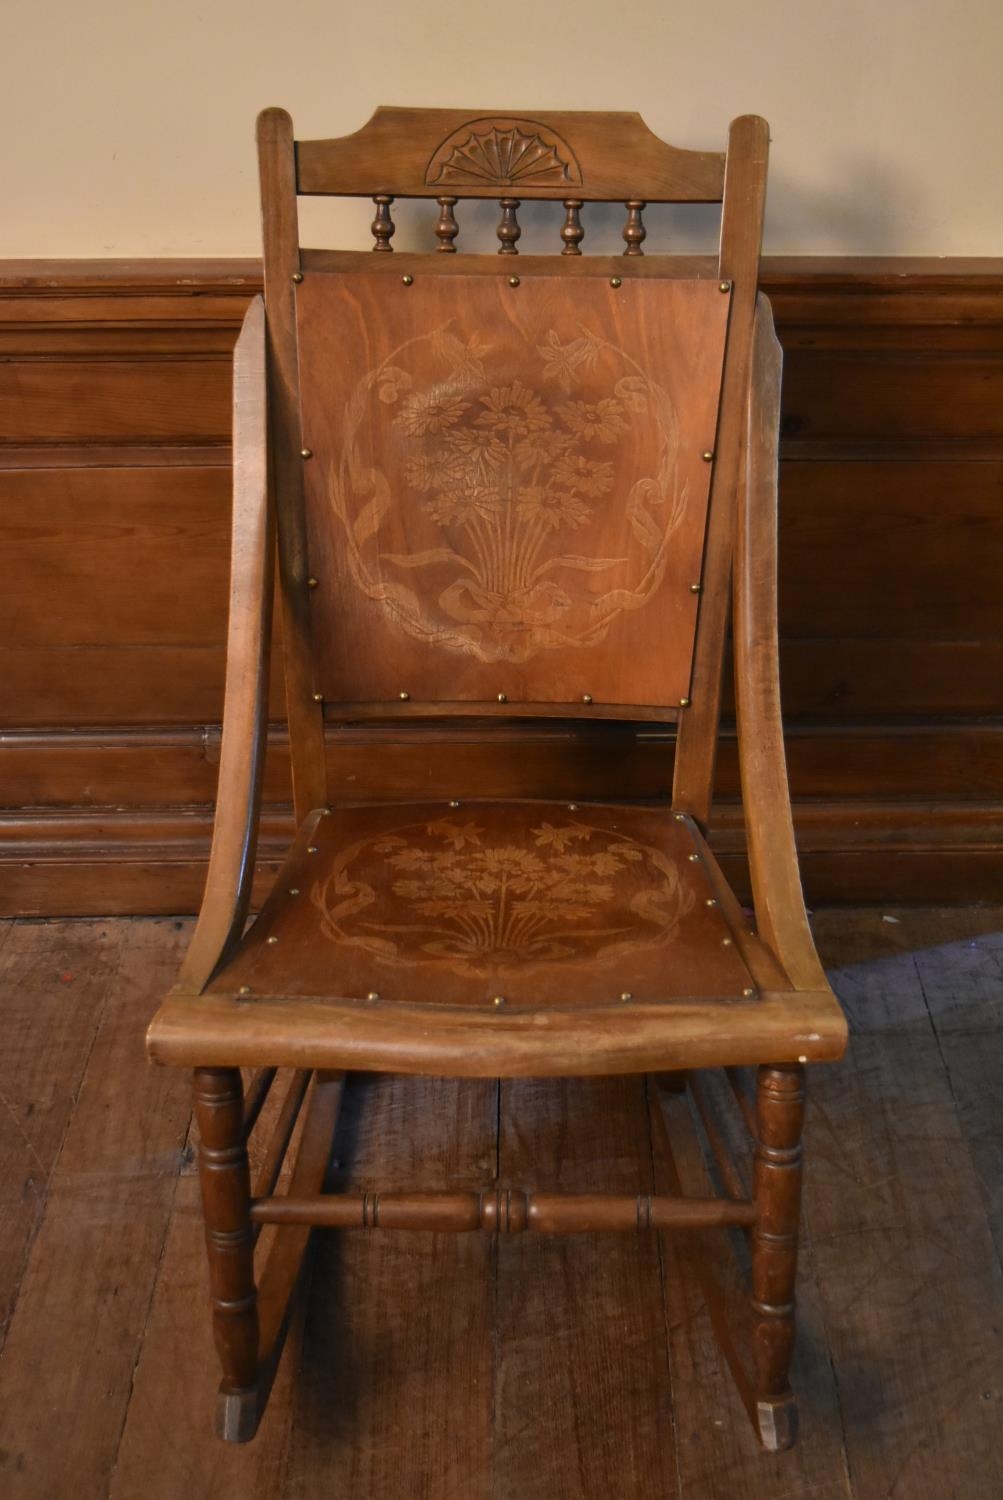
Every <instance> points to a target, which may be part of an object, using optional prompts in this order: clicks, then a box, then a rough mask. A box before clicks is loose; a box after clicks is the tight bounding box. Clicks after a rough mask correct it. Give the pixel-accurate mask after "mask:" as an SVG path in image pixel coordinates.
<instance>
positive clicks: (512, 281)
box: [495, 276, 519, 1004]
mask: <svg viewBox="0 0 1003 1500" xmlns="http://www.w3.org/2000/svg"><path fill="white" fill-rule="evenodd" d="M508 284H509V286H518V285H519V278H518V276H510V277H509V279H508ZM497 1003H498V1002H497V1001H495V1004H497Z"/></svg>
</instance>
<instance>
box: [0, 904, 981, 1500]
mask: <svg viewBox="0 0 1003 1500" xmlns="http://www.w3.org/2000/svg"><path fill="white" fill-rule="evenodd" d="M893 915H894V916H895V917H896V918H897V919H898V920H889V917H888V915H885V914H882V913H880V912H823V913H820V914H818V916H817V918H816V928H817V933H818V937H819V943H820V946H821V948H822V951H823V956H824V957H825V959H826V961H827V962H828V963H829V964H830V965H831V967H832V968H833V971H834V977H835V982H836V986H837V989H838V991H839V993H840V995H841V996H842V998H843V1000H844V1002H845V1004H846V1006H847V1009H848V1011H849V1014H850V1019H851V1024H852V1028H853V1033H854V1037H853V1046H852V1055H851V1057H850V1059H849V1061H848V1062H847V1063H845V1064H843V1065H840V1066H835V1067H820V1068H816V1069H814V1070H813V1071H812V1073H811V1076H810V1079H809V1085H810V1126H809V1131H808V1147H809V1158H808V1160H809V1167H808V1174H807V1183H806V1200H805V1238H806V1243H805V1252H804V1258H803V1270H802V1274H801V1279H800V1283H799V1306H800V1315H801V1332H800V1343H799V1351H798V1357H797V1364H796V1370H795V1384H796V1389H797V1391H798V1393H799V1395H800V1398H801V1408H802V1438H801V1443H800V1446H799V1447H798V1448H797V1449H796V1450H795V1451H794V1452H792V1453H789V1454H785V1455H780V1456H766V1455H764V1454H762V1453H761V1452H760V1451H759V1450H758V1448H757V1446H756V1444H755V1442H754V1440H753V1436H752V1432H751V1429H750V1428H749V1426H748V1424H747V1421H746V1418H745V1416H744V1413H743V1411H742V1409H741V1407H740V1405H739V1402H738V1399H737V1397H736V1395H735V1394H734V1391H733V1388H732V1386H731V1383H730V1380H729V1377H728V1375H727V1372H726V1370H725V1369H724V1368H723V1366H722V1361H721V1359H720V1356H719V1354H718V1352H717V1348H716V1345H715V1343H714V1340H713V1336H712V1332H711V1326H710V1321H709V1318H708V1314H707V1312H706V1310H705V1308H704V1305H703V1302H702V1299H701V1297H700V1296H699V1294H698V1293H696V1292H695V1291H694V1290H693V1286H692V1280H691V1278H689V1277H687V1276H686V1274H685V1272H686V1270H687V1266H688V1265H689V1264H691V1262H692V1259H693V1257H694V1255H704V1254H707V1255H710V1254H712V1253H713V1248H712V1245H710V1244H708V1245H707V1246H704V1245H703V1243H702V1242H700V1241H695V1240H694V1238H693V1237H682V1236H680V1237H678V1238H676V1239H675V1240H671V1239H670V1238H669V1237H667V1236H666V1237H663V1238H662V1240H661V1241H659V1239H658V1238H657V1237H655V1236H646V1237H641V1236H637V1237H634V1236H630V1237H627V1236H623V1237H589V1236H576V1237H573V1238H569V1239H566V1240H555V1241H550V1240H546V1239H544V1238H542V1237H539V1238H538V1237H535V1236H528V1235H527V1236H521V1237H513V1238H511V1239H506V1240H503V1241H501V1242H497V1241H494V1240H492V1239H491V1238H489V1237H488V1236H480V1235H467V1236H442V1237H439V1236H434V1235H410V1236H409V1235H405V1234H400V1235H396V1236H395V1235H389V1234H387V1235H384V1234H381V1233H379V1232H377V1233H372V1234H368V1235H354V1236H353V1235H347V1234H346V1235H342V1236H340V1237H339V1236H337V1235H335V1234H330V1233H329V1234H320V1235H318V1236H317V1240H316V1246H315V1253H314V1256H313V1261H312V1268H311V1270H312V1275H311V1280H310V1284H309V1288H308V1290H307V1295H306V1299H305V1301H306V1316H305V1332H301V1330H300V1329H297V1330H296V1332H295V1334H294V1338H293V1340H292V1342H291V1345H290V1347H289V1349H288V1350H287V1355H286V1358H285V1359H284V1361H283V1365H282V1368H281V1371H280V1374H279V1378H278V1381H277V1384H276V1388H275V1392H274V1395H273V1398H272V1404H271V1407H270V1408H269V1412H268V1415H267V1417H266V1420H265V1424H264V1427H263V1429H262V1431H261V1434H260V1435H259V1437H258V1439H257V1441H256V1442H255V1443H253V1444H252V1445H250V1446H249V1447H246V1448H233V1447H227V1446H224V1445H222V1444H220V1443H217V1442H216V1441H215V1439H214V1438H213V1437H212V1436H211V1430H210V1429H211V1412H212V1396H213V1392H214V1389H215V1384H216V1370H215V1365H214V1358H213V1353H212V1349H211V1343H210V1338H209V1329H208V1319H207V1316H206V1287H205V1282H204V1273H203V1263H202V1246H201V1239H200V1235H201V1231H200V1223H199V1214H198V1202H197V1198H198V1194H197V1182H196V1178H195V1175H194V1168H193V1161H192V1144H191V1140H190V1136H189V1119H190V1116H189V1097H188V1078H187V1076H184V1075H182V1074H180V1073H178V1074H176V1073H173V1072H167V1071H162V1070H154V1069H152V1068H150V1067H148V1066H147V1064H146V1062H145V1060H144V1056H143V1045H142V1042H143V1029H144V1025H145V1022H146V1020H147V1018H148V1017H149V1015H150V1014H151V1011H152V1009H153V1008H154V1005H155V1003H156V1000H157V998H158V996H159V994H160V993H161V992H162V991H163V989H164V988H165V986H166V985H167V984H168V982H169V980H170V979H171V977H172V976H173V974H174V972H175V969H176V966H177V963H178V959H179V955H180V954H181V951H182V948H183V946H184V943H185V941H186V937H187V924H186V923H181V922H174V921H169V920H143V921H54V922H47V923H30V922H25V923H9V924H6V925H5V926H0V987H2V991H3V1009H2V1017H3V1030H2V1046H0V1214H2V1221H0V1316H2V1319H3V1321H2V1325H0V1337H2V1341H3V1342H2V1355H0V1495H2V1496H3V1497H5V1500H6V1497H10V1500H13V1497H25V1500H27V1497H31V1500H63V1497H64V1496H65V1497H71V1496H72V1497H74V1500H89V1497H103V1496H111V1497H115V1500H126V1497H128V1500H158V1497H163V1500H202V1497H214V1500H216V1497H219V1500H224V1497H225V1500H230V1497H234V1496H238V1495H239V1496H240V1497H241V1500H258V1497H260V1500H265V1497H268V1500H275V1497H281V1496H290V1497H303V1500H307V1497H311V1500H312V1497H321V1496H323V1497H355V1496H360V1497H362V1496H365V1497H367V1500H369V1497H378V1500H397V1497H401V1500H405V1497H406V1500H447V1497H448V1500H565V1497H566V1500H605V1497H607V1496H617V1497H623V1500H642V1497H643V1500H656V1497H657V1500H663V1497H683V1496H684V1497H687V1500H689V1497H692V1500H715V1497H718V1496H721V1497H724V1496H727V1497H729V1500H733V1497H735V1500H741V1497H755V1500H795V1497H798V1496H810V1497H812V1500H835V1497H837V1496H838V1497H848V1496H855V1497H858V1500H879V1497H881V1500H885V1497H890V1500H954V1497H957V1500H982V1497H986V1500H990V1497H992V1500H996V1497H999V1496H1000V1495H1003V1420H1001V1418H1003V1390H1001V1380H1003V1338H1001V1333H1000V1322H1001V1318H1003V1297H1001V1289H1003V1283H1001V1271H1000V1256H999V1250H1000V1238H1001V1232H1003V1145H1001V1126H1003V1108H1001V1102H1000V1078H1001V1075H1003V1066H1001V1065H1003V1020H1001V1017H1003V912H1000V911H968V912H958V911H953V912H911V913H908V912H904V911H903V912H897V913H894V914H893ZM335 1156H336V1158H337V1160H338V1161H339V1162H340V1164H341V1170H342V1172H343V1173H344V1174H345V1176H346V1177H347V1178H348V1179H350V1180H351V1181H353V1182H354V1183H355V1184H357V1185H364V1184H368V1183H374V1182H377V1181H379V1182H382V1183H383V1184H384V1185H385V1186H394V1185H395V1184H396V1185H401V1184H403V1183H406V1182H409V1183H411V1184H412V1185H418V1184H425V1185H429V1186H431V1185H434V1184H436V1183H438V1182H440V1181H441V1179H442V1178H443V1176H445V1175H446V1174H448V1175H449V1176H450V1178H451V1179H452V1180H453V1181H454V1182H461V1183H465V1184H469V1185H471V1186H476V1185H482V1184H484V1183H485V1182H488V1181H490V1180H491V1179H492V1178H493V1177H494V1176H495V1175H496V1174H500V1175H501V1177H502V1178H507V1179H508V1180H510V1181H515V1182H519V1183H520V1184H523V1185H533V1184H539V1185H543V1184H551V1185H554V1186H559V1187H561V1188H563V1189H565V1190H569V1191H574V1190H576V1189H586V1188H607V1189H620V1190H623V1191H630V1192H635V1191H648V1190H649V1189H650V1185H651V1184H652V1183H653V1182H654V1183H655V1184H656V1185H657V1184H658V1183H659V1179H660V1177H663V1176H664V1164H663V1162H662V1160H661V1158H660V1153H659V1150H658V1146H657V1141H656V1142H655V1143H654V1145H653V1143H652V1138H651V1134H650V1131H649V1126H648V1115H647V1110H646V1103H645V1097H644V1085H643V1083H641V1082H639V1081H637V1080H623V1081H619V1082H600V1083H578V1082H571V1083H568V1084H551V1083H546V1084H543V1083H537V1082H532V1083H519V1084H515V1085H508V1084H506V1085H505V1086H504V1087H503V1088H501V1089H500V1090H499V1088H498V1087H497V1086H496V1085H495V1084H493V1083H484V1084H481V1083H463V1084H450V1083H441V1082H432V1083H420V1082H398V1081H394V1080H391V1079H384V1078H379V1079H369V1080H360V1081H358V1082H356V1083H354V1084H353V1086H352V1090H351V1094H350V1098H349V1101H348V1109H347V1115H346V1118H345V1120H344V1128H341V1129H339V1136H338V1140H337V1142H336V1145H335ZM690 1165H691V1166H692V1165H693V1164H692V1163H691V1164H690ZM696 1169H697V1170H700V1168H699V1166H698V1167H697V1168H696ZM714 1243H718V1242H714Z"/></svg>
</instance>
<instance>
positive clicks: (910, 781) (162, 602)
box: [0, 259, 1003, 914]
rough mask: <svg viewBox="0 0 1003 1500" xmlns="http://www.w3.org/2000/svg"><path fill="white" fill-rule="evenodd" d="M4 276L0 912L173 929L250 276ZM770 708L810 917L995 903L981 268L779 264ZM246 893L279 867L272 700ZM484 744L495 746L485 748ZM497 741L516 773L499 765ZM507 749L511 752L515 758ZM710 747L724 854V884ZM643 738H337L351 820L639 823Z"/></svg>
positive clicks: (986, 322) (205, 780)
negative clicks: (477, 817) (884, 907)
mask: <svg viewBox="0 0 1003 1500" xmlns="http://www.w3.org/2000/svg"><path fill="white" fill-rule="evenodd" d="M0 269H2V274H0V440H2V442H0V492H2V505H0V534H2V557H3V582H2V587H0V662H2V689H3V700H2V706H0V733H2V749H0V912H2V913H12V912H22V913H38V914H50V913H81V914H82V913H115V912H144V913H155V912H186V911H191V910H193V909H194V908H195V907H196V906H197V902H198V898H199V893H200V889H201V883H202V880H203V876H204V867H205V858H206V851H207V841H208V835H209V830H210V827H211V816H212V800H213V795H214V782H215V775H216V763H217V756H218V748H219V714H220V704H221V700H222V685H223V638H224V627H225V610H226V576H227V550H228V524H229V467H228V465H229V450H228V426H229V405H228V403H229V387H230V363H229V362H230V353H231V349H232V346H233V342H234V338H235V336H236V332H237V329H238V326H239V323H240V319H241V316H242V314H243V311H244V308H245V306H246V303H247V300H248V297H249V296H250V295H251V293H252V292H253V291H255V290H257V288H258V286H259V272H258V267H257V265H256V263H254V262H248V261H241V262H222V261H212V262H203V263H198V264H195V263H189V262H181V261H173V262H160V263H158V262H152V261H145V262H144V261H138V262H133V263H122V262H91V263H87V262H69V263H54V262H34V263H21V264H14V263H11V262H8V263H7V264H6V266H5V267H2V268H0ZM765 271H766V276H765V280H766V288H767V291H768V292H769V294H770V296H771V298H772V299H773V303H774V308H775V311H776V313H777V320H778V325H779V331H780V336H781V339H782V342H783V345H784V349H785V358H786V367H785V409H784V419H783V420H784V427H783V431H784V441H783V457H782V496H781V499H782V516H783V521H782V579H781V598H782V622H781V628H782V636H783V685H784V701H785V708H786V715H787V721H788V750H789V757H790V765H791V775H792V783H793V788H794V794H795V799H796V821H797V826H798V834H799V842H800V845H801V850H802V861H803V870H804V874H805V882H806V887H807V891H808V896H809V900H810V901H817V902H821V901H831V900H848V901H861V902H871V901H888V902H892V901H910V900H922V901H937V902H952V901H966V902H967V901H977V900H989V899H994V900H999V899H1001V898H1003V792H1001V786H1003V775H1001V772H1003V717H1001V716H1003V602H1001V600H1003V261H988V262H986V261H982V262H977V261H956V262H939V261H906V260H901V261H900V260H896V261H883V262H882V261H868V260H841V261H822V260H817V259H806V260H787V261H781V260H775V261H768V262H767V264H766V268H765ZM273 705H274V718H275V721H276V722H275V727H274V731H273V735H272V745H271V752H270V756H269V764H268V770H267V791H266V798H267V822H266V837H265V840H264V846H263V849H262V851H261V852H262V869H263V870H270V869H273V868H274V867H275V862H276V859H277V858H278V856H279V854H280V853H281V850H282V847H283V840H284V839H285V838H286V836H287V834H288V831H289V827H290V817H289V810H288V802H289V793H288V768H287V756H286V748H285V743H284V738H283V731H282V728H281V718H282V697H281V685H280V683H279V682H278V681H277V682H276V686H275V691H274V694H273ZM500 735H501V736H505V737H507V738H506V739H505V742H504V743H503V744H499V736H500ZM513 736H514V737H516V739H517V740H518V743H517V744H516V745H513V743H512V739H513ZM513 752H515V753H513ZM733 752H734V746H733V743H732V741H731V739H730V737H729V736H728V734H727V733H726V735H725V739H724V744H723V753H722V756H721V762H720V774H719V778H718V779H719V788H720V796H721V802H720V815H719V818H718V822H717V830H716V834H715V837H716V841H717V844H718V847H719V848H720V850H721V851H722V855H723V857H724V858H725V859H726V862H727V863H728V864H729V865H731V866H732V868H733V872H734V873H735V876H736V878H737V879H738V880H739V882H740V883H741V880H742V874H741V849H742V832H741V814H740V807H739V804H738V787H737V776H736V766H735V756H734V753H733ZM671 759H672V747H671V742H670V740H669V739H668V738H667V737H666V735H665V733H664V732H663V731H660V730H658V729H652V728H651V727H646V728H643V729H640V730H638V731H637V732H634V731H632V730H627V729H618V728H610V727H607V728H604V729H600V730H598V731H597V732H596V733H595V734H594V735H583V733H582V732H581V731H580V730H574V729H572V728H570V727H566V726H562V725H560V724H556V725H553V726H549V727H546V726H542V725H539V724H536V725H531V726H528V727H527V728H525V729H524V730H521V729H518V728H516V729H510V730H499V728H498V727H496V726H481V727H478V726H476V725H472V726H470V727H469V728H468V729H467V730H466V731H465V732H464V734H463V742H462V744H461V745H459V746H458V747H457V748H456V749H454V750H453V751H451V752H450V754H449V756H448V757H444V756H443V754H442V746H441V742H440V741H439V740H437V738H436V736H435V734H433V733H431V732H428V731H422V730H420V729H416V728H413V727H412V728H409V729H408V728H402V729H400V730H385V729H384V730H381V731H373V730H367V729H366V728H365V727H364V726H357V727H353V728H352V729H350V730H344V731H343V732H341V733H333V734H332V736H331V746H330V763H331V768H332V773H333V777H334V784H335V785H336V787H338V788H340V789H341V790H342V791H343V792H344V794H346V795H350V796H354V797H358V796H360V795H395V794H399V793H400V791H401V789H402V788H405V787H406V786H408V785H410V784H413V783H414V781H415V780H417V781H418V782H419V783H420V785H421V787H422V789H423V790H424V791H426V792H429V793H433V794H439V793H441V794H442V795H444V796H446V795H448V796H462V795H464V793H465V792H470V793H474V792H477V791H479V792H481V793H488V792H492V793H503V792H507V791H513V792H514V791H519V790H527V791H530V792H532V793H538V794H541V795H548V794H549V795H552V794H557V795H560V794H562V793H563V794H566V795H579V796H582V797H585V796H588V795H602V794H604V793H610V794H622V793H626V794H629V795H632V796H661V795H664V794H665V793H666V791H667V789H668V787H669V784H670V778H671Z"/></svg>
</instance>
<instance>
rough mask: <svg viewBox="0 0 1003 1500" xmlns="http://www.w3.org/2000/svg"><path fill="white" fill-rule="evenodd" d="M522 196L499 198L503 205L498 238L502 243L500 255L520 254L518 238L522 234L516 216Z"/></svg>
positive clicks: (499, 250)
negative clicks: (517, 244)
mask: <svg viewBox="0 0 1003 1500" xmlns="http://www.w3.org/2000/svg"><path fill="white" fill-rule="evenodd" d="M521 201H522V200H521V199H520V198H499V200H498V202H499V204H500V206H501V211H502V214H501V219H500V220H499V223H498V238H499V239H500V240H501V245H500V246H499V249H498V254H499V255H518V254H519V251H518V250H517V249H516V243H515V242H516V240H517V239H518V238H519V236H520V235H521V234H522V230H521V228H520V227H519V220H518V219H517V218H516V209H517V208H518V207H519V205H520V203H521Z"/></svg>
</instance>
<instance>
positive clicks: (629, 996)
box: [620, 990, 634, 1005]
mask: <svg viewBox="0 0 1003 1500" xmlns="http://www.w3.org/2000/svg"><path fill="white" fill-rule="evenodd" d="M633 998H634V997H633V995H632V994H631V993H630V990H624V992H623V994H622V995H621V996H620V999H621V1000H622V1001H623V1003H624V1005H629V1004H630V1002H631V1000H633Z"/></svg>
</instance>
